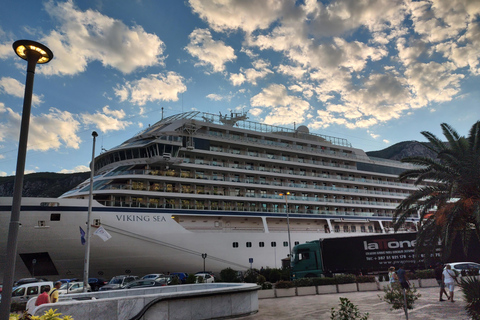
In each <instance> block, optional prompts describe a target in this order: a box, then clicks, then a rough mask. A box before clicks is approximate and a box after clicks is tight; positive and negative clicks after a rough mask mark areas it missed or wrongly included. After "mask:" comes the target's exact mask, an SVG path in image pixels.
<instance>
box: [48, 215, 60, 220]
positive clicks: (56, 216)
mask: <svg viewBox="0 0 480 320" xmlns="http://www.w3.org/2000/svg"><path fill="white" fill-rule="evenodd" d="M50 221H60V213H52V214H50Z"/></svg>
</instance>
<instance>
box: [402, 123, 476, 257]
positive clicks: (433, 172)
mask: <svg viewBox="0 0 480 320" xmlns="http://www.w3.org/2000/svg"><path fill="white" fill-rule="evenodd" d="M441 127H442V131H443V134H444V136H445V138H446V139H447V142H442V141H441V140H440V139H438V138H437V137H436V136H435V135H433V134H432V133H430V132H426V131H424V132H422V135H423V136H424V137H426V138H427V139H428V141H429V142H430V143H422V144H423V145H424V146H425V147H427V148H428V149H430V150H432V151H434V153H435V154H436V158H428V157H421V156H416V157H408V158H404V159H402V162H407V163H411V164H414V165H417V166H418V168H416V169H412V170H407V171H404V172H403V173H402V174H400V176H399V179H400V181H404V180H407V179H415V185H421V187H420V188H418V189H417V190H416V191H414V192H413V193H412V194H410V196H408V197H407V198H405V199H404V200H403V201H402V202H401V203H400V205H399V206H398V207H397V208H396V210H395V213H394V216H393V222H394V228H395V231H397V230H398V229H399V228H400V227H401V226H402V225H403V224H404V223H405V221H406V219H407V218H409V217H411V216H417V213H418V214H419V215H420V223H421V225H420V228H419V230H418V233H417V246H416V247H417V254H418V253H419V251H418V250H421V248H424V250H426V252H427V253H432V252H433V250H434V247H435V246H436V244H437V243H438V242H439V241H441V243H442V244H443V247H444V251H443V253H444V255H445V256H448V255H450V251H451V248H452V243H453V241H454V239H455V238H456V237H457V235H460V236H461V240H462V243H463V248H464V252H465V254H466V253H467V251H468V241H469V239H470V238H471V237H472V236H474V235H476V236H477V237H479V239H480V121H477V122H476V123H475V124H474V125H473V126H472V128H471V129H470V132H469V135H468V137H463V136H459V135H458V133H457V132H456V131H455V130H454V129H453V128H452V127H451V126H449V125H448V124H446V123H442V124H441ZM427 257H428V256H427Z"/></svg>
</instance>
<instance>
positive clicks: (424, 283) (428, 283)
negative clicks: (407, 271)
mask: <svg viewBox="0 0 480 320" xmlns="http://www.w3.org/2000/svg"><path fill="white" fill-rule="evenodd" d="M420 286H421V287H422V288H431V287H439V285H438V282H437V280H436V279H420Z"/></svg>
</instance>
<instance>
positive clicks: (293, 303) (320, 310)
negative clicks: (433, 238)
mask: <svg viewBox="0 0 480 320" xmlns="http://www.w3.org/2000/svg"><path fill="white" fill-rule="evenodd" d="M417 292H418V293H420V294H421V295H422V296H421V297H420V298H419V299H418V300H417V301H415V304H414V307H413V310H408V319H409V320H434V319H435V320H439V319H441V320H467V319H469V317H468V315H467V313H466V311H465V302H464V300H463V294H462V293H461V291H460V289H458V288H456V292H455V294H456V295H455V300H456V301H455V302H450V301H443V302H440V301H438V296H439V294H438V293H439V288H419V289H417ZM380 296H383V291H367V292H349V293H337V294H328V295H311V296H301V297H288V298H272V299H260V300H259V311H258V313H256V314H254V315H250V316H247V317H242V318H240V319H242V320H291V319H302V320H310V319H315V320H323V319H325V320H328V319H330V314H331V308H332V307H335V309H338V306H339V303H340V299H339V298H340V297H345V298H348V299H349V300H350V301H351V302H353V303H354V304H355V305H357V306H358V309H359V311H360V313H365V312H368V313H369V318H368V319H370V320H400V319H402V320H403V319H406V317H405V312H404V311H403V310H391V308H390V305H389V304H387V303H386V302H383V301H381V300H380Z"/></svg>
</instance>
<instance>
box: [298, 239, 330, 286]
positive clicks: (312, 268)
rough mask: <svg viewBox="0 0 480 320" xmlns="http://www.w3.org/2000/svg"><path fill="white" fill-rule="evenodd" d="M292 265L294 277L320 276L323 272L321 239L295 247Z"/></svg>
mask: <svg viewBox="0 0 480 320" xmlns="http://www.w3.org/2000/svg"><path fill="white" fill-rule="evenodd" d="M291 266H292V277H293V279H300V278H314V277H320V276H321V275H322V273H323V263H322V256H321V250H320V241H318V240H315V241H309V242H307V243H303V244H299V245H296V246H295V247H293V249H292V261H291Z"/></svg>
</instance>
